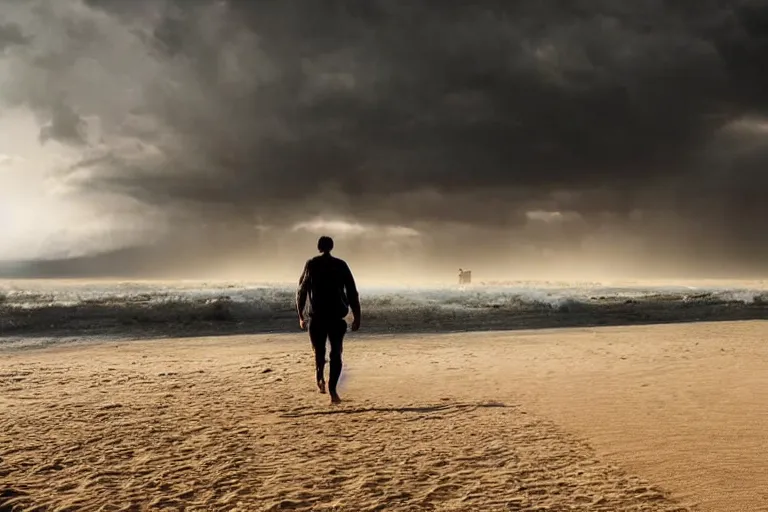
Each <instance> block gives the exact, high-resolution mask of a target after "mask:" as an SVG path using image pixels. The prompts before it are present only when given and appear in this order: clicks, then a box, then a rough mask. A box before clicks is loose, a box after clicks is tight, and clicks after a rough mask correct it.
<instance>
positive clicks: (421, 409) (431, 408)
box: [280, 402, 510, 418]
mask: <svg viewBox="0 0 768 512" xmlns="http://www.w3.org/2000/svg"><path fill="white" fill-rule="evenodd" d="M508 407H510V406H508V405H506V404H503V403H500V402H487V403H478V404H439V405H424V406H404V407H343V406H342V407H339V408H333V409H326V410H313V411H297V412H285V413H282V414H280V417H282V418H302V417H306V416H327V415H331V414H365V413H400V414H407V413H417V414H429V413H435V412H447V411H451V410H453V411H463V410H474V409H495V408H508Z"/></svg>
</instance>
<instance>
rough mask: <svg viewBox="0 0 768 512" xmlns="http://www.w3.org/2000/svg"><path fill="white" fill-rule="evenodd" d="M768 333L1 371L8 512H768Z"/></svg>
mask: <svg viewBox="0 0 768 512" xmlns="http://www.w3.org/2000/svg"><path fill="white" fill-rule="evenodd" d="M766 339H768V324H766V323H762V322H741V323H710V324H706V323H702V324H686V325H669V326H655V327H654V326H636V327H621V328H597V329H572V330H565V329H563V330H549V331H519V332H515V333H475V334H441V335H430V336H402V335H398V336H363V335H355V336H350V337H349V338H348V341H347V344H346V347H345V361H346V368H345V374H344V378H343V381H342V386H341V391H342V397H343V398H344V403H342V404H341V405H339V406H331V405H330V404H329V403H328V399H327V396H325V395H320V394H318V393H317V392H316V391H315V389H314V385H313V382H312V369H311V365H312V362H311V354H310V351H309V343H308V341H306V340H305V338H304V335H274V336H268V335H267V336H265V335H259V336H239V337H211V338H189V339H172V340H159V341H138V342H120V343H107V342H102V343H96V344H94V343H89V344H75V345H69V346H66V347H54V348H49V349H34V350H24V351H18V350H13V351H9V350H6V351H5V352H0V510H3V511H6V510H51V511H53V510H72V511H74V510H85V511H88V510H94V511H95V510H187V511H192V510H201V511H203V510H243V511H245V510H350V511H358V510H467V511H470V510H605V511H622V510H649V511H655V510H665V511H671V510H754V511H758V510H768V495H766V493H765V489H768V431H767V430H766V429H765V428H764V427H765V425H766V424H768V418H766V412H765V411H768V393H767V390H768V348H767V347H766V345H768V344H766V343H765V340H766Z"/></svg>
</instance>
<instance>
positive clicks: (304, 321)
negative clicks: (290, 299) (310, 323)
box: [299, 318, 307, 331]
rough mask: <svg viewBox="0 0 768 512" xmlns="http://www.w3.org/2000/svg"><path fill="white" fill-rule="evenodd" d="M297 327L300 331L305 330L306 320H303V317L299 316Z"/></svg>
mask: <svg viewBox="0 0 768 512" xmlns="http://www.w3.org/2000/svg"><path fill="white" fill-rule="evenodd" d="M299 328H300V329H301V330H302V331H306V330H307V321H306V320H304V319H303V318H299Z"/></svg>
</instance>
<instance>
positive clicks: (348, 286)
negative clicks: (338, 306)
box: [344, 263, 361, 331]
mask: <svg viewBox="0 0 768 512" xmlns="http://www.w3.org/2000/svg"><path fill="white" fill-rule="evenodd" d="M344 270H345V272H344V274H345V275H344V289H345V291H346V292H347V300H348V301H349V308H350V309H351V310H352V316H353V317H354V320H353V321H352V330H353V331H356V330H358V329H359V328H360V314H361V311H360V295H359V294H358V292H357V285H356V284H355V278H354V276H353V275H352V271H351V270H350V269H349V265H347V264H346V263H345V264H344Z"/></svg>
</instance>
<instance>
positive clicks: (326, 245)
mask: <svg viewBox="0 0 768 512" xmlns="http://www.w3.org/2000/svg"><path fill="white" fill-rule="evenodd" d="M317 250H318V251H320V252H321V253H323V254H328V253H330V252H331V251H332V250H333V238H331V237H329V236H321V237H320V240H318V241H317Z"/></svg>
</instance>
